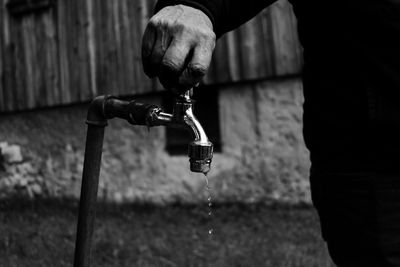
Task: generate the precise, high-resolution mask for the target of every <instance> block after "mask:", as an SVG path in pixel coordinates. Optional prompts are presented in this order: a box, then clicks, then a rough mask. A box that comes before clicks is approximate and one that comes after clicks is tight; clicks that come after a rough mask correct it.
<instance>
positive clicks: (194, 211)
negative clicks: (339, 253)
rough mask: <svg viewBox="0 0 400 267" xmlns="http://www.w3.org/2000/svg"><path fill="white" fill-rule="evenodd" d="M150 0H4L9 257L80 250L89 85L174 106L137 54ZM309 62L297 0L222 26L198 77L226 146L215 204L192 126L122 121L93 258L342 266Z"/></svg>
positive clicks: (208, 113) (1, 99)
mask: <svg viewBox="0 0 400 267" xmlns="http://www.w3.org/2000/svg"><path fill="white" fill-rule="evenodd" d="M154 4H155V1H153V0H151V1H150V0H115V1H111V0H68V1H66V0H30V1H29V0H0V152H1V153H0V266H71V265H72V260H73V250H74V242H75V229H76V222H77V207H78V201H79V194H80V186H81V175H82V167H83V155H84V145H85V136H86V125H85V123H84V122H85V118H86V110H87V107H88V104H89V102H90V100H91V99H93V98H94V97H95V96H97V95H104V94H112V95H115V96H119V97H122V98H126V99H132V98H134V99H140V100H141V101H143V102H148V103H154V104H157V105H160V106H162V107H164V108H165V110H167V111H170V109H171V106H172V97H171V95H170V94H169V93H168V92H166V91H164V90H163V89H162V87H161V85H160V84H159V83H158V82H157V81H156V80H150V79H148V78H147V77H146V76H145V75H144V73H143V70H142V65H141V57H140V54H141V36H142V33H143V31H144V29H145V27H146V24H147V21H148V19H149V17H150V16H151V14H152V10H153V6H154ZM301 67H302V49H301V46H300V44H299V40H298V37H297V31H296V19H295V16H294V15H293V12H292V7H291V5H290V4H289V3H288V2H287V1H286V0H281V1H278V2H277V3H275V4H274V5H272V6H271V7H269V8H268V9H266V10H264V11H263V12H262V13H260V14H259V15H258V16H257V17H256V18H254V19H253V20H251V21H250V22H248V23H247V24H245V25H243V26H242V27H240V28H239V29H237V30H236V31H234V32H231V33H228V34H226V35H225V36H224V37H223V38H221V39H220V40H219V42H218V44H217V48H216V52H215V54H214V58H213V62H212V66H211V69H210V71H209V73H208V75H207V77H206V78H205V80H204V82H203V84H202V85H201V86H200V88H198V89H197V90H195V93H194V99H195V100H196V101H197V102H196V107H195V114H196V116H197V117H198V118H199V120H200V122H201V123H202V125H203V126H204V128H205V130H206V132H207V133H208V135H209V138H210V139H211V141H212V142H213V143H214V146H215V147H214V149H215V154H214V159H213V163H212V170H211V172H210V173H209V175H208V178H209V183H210V187H211V196H212V201H213V206H212V208H213V213H212V216H208V204H207V203H208V202H207V197H208V192H207V191H206V190H205V179H204V176H203V175H200V174H194V173H191V172H190V171H189V162H188V158H187V155H186V154H187V144H188V140H190V139H189V138H188V136H186V133H182V132H181V131H178V130H171V129H165V128H163V127H159V128H151V129H150V130H149V129H147V128H146V127H141V126H134V127H133V126H131V125H129V124H128V123H126V122H125V121H121V120H112V121H110V122H109V126H108V127H107V129H106V135H105V143H104V149H103V160H102V165H101V175H100V184H99V193H98V200H99V205H98V218H97V221H96V230H95V238H94V263H93V264H94V266H218V267H219V266H288V267H291V266H333V265H332V263H331V262H330V260H329V256H328V254H327V252H326V249H325V245H324V243H323V241H322V240H321V238H320V232H319V231H320V230H319V225H318V217H317V215H316V213H315V211H314V210H313V208H312V206H311V197H310V192H309V183H308V169H309V165H310V163H309V159H308V151H307V150H306V148H305V146H304V142H303V138H302V134H301V131H302V103H303V94H302V85H301ZM210 229H212V230H213V233H212V234H211V235H209V234H208V231H209V230H210Z"/></svg>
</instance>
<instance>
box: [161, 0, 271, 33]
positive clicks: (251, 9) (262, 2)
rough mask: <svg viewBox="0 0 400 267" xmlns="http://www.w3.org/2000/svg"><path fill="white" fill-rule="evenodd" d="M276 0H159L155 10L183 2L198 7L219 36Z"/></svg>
mask: <svg viewBox="0 0 400 267" xmlns="http://www.w3.org/2000/svg"><path fill="white" fill-rule="evenodd" d="M275 1H276V0H246V1H244V0H159V1H158V3H157V5H156V11H158V10H160V9H162V8H163V7H165V6H170V5H177V4H183V5H188V6H191V7H194V8H198V9H200V10H202V11H203V12H204V13H206V14H207V15H208V16H209V17H210V19H211V21H212V22H213V26H214V32H215V33H216V35H217V36H218V37H219V36H221V35H222V34H224V33H226V32H229V31H231V30H233V29H235V28H237V27H238V26H240V25H241V24H243V23H244V22H246V21H248V20H249V19H251V18H252V17H254V16H255V15H257V14H258V13H259V12H260V11H261V10H263V9H264V8H265V7H267V6H268V5H270V4H272V3H273V2H275Z"/></svg>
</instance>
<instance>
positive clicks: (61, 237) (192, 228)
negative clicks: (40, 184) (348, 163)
mask: <svg viewBox="0 0 400 267" xmlns="http://www.w3.org/2000/svg"><path fill="white" fill-rule="evenodd" d="M213 211H214V212H213V216H212V218H211V219H210V218H209V217H208V214H207V212H208V209H207V206H205V205H204V206H180V205H176V206H167V207H156V206H146V205H125V206H111V205H104V204H100V205H99V207H98V216H97V220H96V230H95V236H94V240H93V241H94V257H93V263H92V266H118V267H122V266H139V267H147V266H149V267H150V266H156V267H159V266H161V267H163V266H168V267H174V266H184V267H191V266H193V267H195V266H217V267H225V266H227V267H228V266H229V267H235V266H238V267H239V266H244V267H253V266H254V267H259V266H260V267H261V266H273V267H280V266H282V267H295V266H299V267H300V266H307V267H312V266H318V267H329V266H334V265H333V264H331V262H330V260H329V256H328V254H327V252H326V249H325V245H324V243H323V242H322V240H321V238H320V232H319V231H320V230H319V225H318V220H317V215H316V213H315V211H314V210H313V209H312V208H311V207H284V206H276V207H271V206H265V205H240V204H225V205H217V206H216V207H214V210H213ZM76 214H77V205H76V203H74V202H67V201H64V202H59V201H52V202H51V201H39V202H24V201H22V202H21V201H11V200H9V201H6V202H4V201H3V202H1V203H0V266H5V267H14V266H18V267H20V266H22V267H24V266H30V267H34V266H40V267H43V266H52V267H54V266H57V267H58V266H60V267H62V266H72V262H73V250H74V240H75V227H76V221H77V217H76ZM210 228H212V229H213V234H212V235H211V236H210V235H209V234H208V230H209V229H210Z"/></svg>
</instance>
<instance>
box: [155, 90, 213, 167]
mask: <svg viewBox="0 0 400 267" xmlns="http://www.w3.org/2000/svg"><path fill="white" fill-rule="evenodd" d="M191 96H192V90H189V91H187V92H186V93H184V94H182V95H180V96H178V97H177V98H175V102H174V108H173V112H172V114H168V113H164V112H163V111H162V110H161V109H159V108H155V109H153V110H152V112H150V113H149V118H148V126H159V125H163V126H167V127H175V128H182V129H185V130H188V131H189V132H190V133H191V135H192V137H193V139H194V140H193V141H192V142H191V143H189V146H188V156H189V162H190V170H191V171H192V172H201V173H208V172H209V171H210V167H211V159H212V156H213V144H212V143H211V142H210V141H209V140H208V138H207V135H206V133H205V131H204V129H203V127H202V126H201V124H200V122H199V121H198V120H197V119H196V117H195V116H194V114H193V106H194V103H195V101H194V100H192V99H191Z"/></svg>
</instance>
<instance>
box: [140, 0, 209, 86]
mask: <svg viewBox="0 0 400 267" xmlns="http://www.w3.org/2000/svg"><path fill="white" fill-rule="evenodd" d="M215 40H216V37H215V34H214V32H213V25H212V22H211V20H210V19H209V17H208V16H207V15H206V14H204V13H203V12H202V11H200V10H198V9H195V8H192V7H188V6H184V5H176V6H169V7H165V8H163V9H161V10H160V11H159V12H158V13H157V14H155V15H154V16H153V17H152V18H151V19H150V21H149V23H148V25H147V28H146V30H145V33H144V36H143V40H142V61H143V68H144V72H145V73H146V74H147V75H148V76H149V77H150V78H153V77H156V76H157V77H158V78H159V80H160V82H161V84H162V85H163V86H164V87H165V88H166V89H170V90H173V91H175V92H176V93H178V92H183V91H185V90H188V89H190V88H192V87H193V86H195V85H196V84H198V83H199V82H200V80H201V79H202V78H203V76H204V75H205V74H206V72H207V70H208V67H209V66H210V62H211V57H212V53H213V50H214V48H215Z"/></svg>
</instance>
